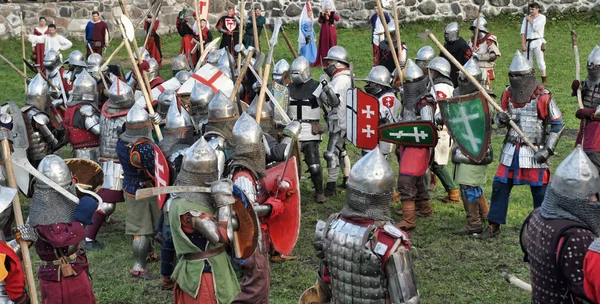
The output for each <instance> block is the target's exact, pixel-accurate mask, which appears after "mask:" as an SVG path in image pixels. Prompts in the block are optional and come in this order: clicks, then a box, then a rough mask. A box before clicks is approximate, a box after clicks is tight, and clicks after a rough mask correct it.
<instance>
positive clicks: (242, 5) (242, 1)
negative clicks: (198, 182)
mask: <svg viewBox="0 0 600 304" xmlns="http://www.w3.org/2000/svg"><path fill="white" fill-rule="evenodd" d="M245 6H246V1H244V0H241V1H240V35H239V37H238V43H242V42H243V39H244V10H245V9H246V8H245ZM241 66H242V56H239V55H238V58H237V68H238V71H239V70H240V68H241Z"/></svg>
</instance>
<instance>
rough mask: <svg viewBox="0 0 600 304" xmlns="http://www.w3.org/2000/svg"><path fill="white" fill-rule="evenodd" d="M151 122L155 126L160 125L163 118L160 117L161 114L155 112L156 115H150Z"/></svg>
mask: <svg viewBox="0 0 600 304" xmlns="http://www.w3.org/2000/svg"><path fill="white" fill-rule="evenodd" d="M150 120H151V121H152V123H153V124H155V125H160V123H161V121H162V117H160V114H158V112H154V114H150Z"/></svg>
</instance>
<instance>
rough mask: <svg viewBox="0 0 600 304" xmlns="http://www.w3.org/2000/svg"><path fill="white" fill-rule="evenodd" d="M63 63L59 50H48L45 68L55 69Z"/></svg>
mask: <svg viewBox="0 0 600 304" xmlns="http://www.w3.org/2000/svg"><path fill="white" fill-rule="evenodd" d="M61 65H62V64H61V62H60V54H58V52H57V51H55V50H52V49H51V50H48V52H46V55H44V68H45V69H47V70H49V71H53V70H55V69H56V68H57V67H59V66H61Z"/></svg>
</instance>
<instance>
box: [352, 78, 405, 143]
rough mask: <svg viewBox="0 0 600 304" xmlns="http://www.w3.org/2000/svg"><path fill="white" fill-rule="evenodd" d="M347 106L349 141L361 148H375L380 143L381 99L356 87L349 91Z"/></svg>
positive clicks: (392, 102) (392, 103)
mask: <svg viewBox="0 0 600 304" xmlns="http://www.w3.org/2000/svg"><path fill="white" fill-rule="evenodd" d="M393 105H394V100H392V101H391V106H392V107H393ZM346 108H347V111H346V127H347V129H346V138H347V139H348V141H350V142H352V143H353V144H354V145H355V146H356V147H358V148H361V149H375V147H376V146H377V144H378V143H379V130H378V127H379V100H377V98H375V97H373V96H371V95H369V94H367V93H365V92H363V91H362V90H361V89H359V88H355V89H352V90H348V92H347V95H346Z"/></svg>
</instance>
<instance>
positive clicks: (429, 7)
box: [418, 0, 436, 15]
mask: <svg viewBox="0 0 600 304" xmlns="http://www.w3.org/2000/svg"><path fill="white" fill-rule="evenodd" d="M418 8H419V11H421V13H422V14H423V15H433V14H434V13H435V11H436V5H435V2H433V1H429V0H428V1H425V2H423V3H421V4H419V6H418Z"/></svg>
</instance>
